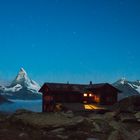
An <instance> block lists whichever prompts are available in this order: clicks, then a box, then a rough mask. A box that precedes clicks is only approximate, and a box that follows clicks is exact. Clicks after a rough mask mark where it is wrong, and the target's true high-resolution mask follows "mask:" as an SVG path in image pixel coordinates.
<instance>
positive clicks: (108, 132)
mask: <svg viewBox="0 0 140 140" xmlns="http://www.w3.org/2000/svg"><path fill="white" fill-rule="evenodd" d="M138 98H139V97H136V96H135V97H133V98H132V97H129V98H127V99H125V100H122V101H120V102H119V103H117V104H116V105H114V106H113V108H112V110H110V111H109V112H106V113H97V112H96V113H95V112H72V111H67V112H52V113H35V112H30V111H27V110H17V111H16V112H15V113H14V114H4V113H0V124H1V125H0V140H16V139H18V140H23V139H24V140H46V139H48V140H126V139H127V140H140V110H139V109H138V107H140V106H139V104H137V102H138V101H139V99H138ZM136 99H138V100H137V101H136ZM126 106H127V107H126Z"/></svg>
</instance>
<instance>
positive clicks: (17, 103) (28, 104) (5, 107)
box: [0, 100, 42, 112]
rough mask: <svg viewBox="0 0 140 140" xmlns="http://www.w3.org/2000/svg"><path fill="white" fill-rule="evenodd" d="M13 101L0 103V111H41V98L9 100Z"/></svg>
mask: <svg viewBox="0 0 140 140" xmlns="http://www.w3.org/2000/svg"><path fill="white" fill-rule="evenodd" d="M11 101H12V102H13V103H10V104H9V103H5V104H2V105H0V111H4V112H14V111H16V110H17V109H27V110H31V111H35V112H41V111H42V100H28V101H26V100H11Z"/></svg>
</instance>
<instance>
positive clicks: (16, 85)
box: [0, 68, 140, 101]
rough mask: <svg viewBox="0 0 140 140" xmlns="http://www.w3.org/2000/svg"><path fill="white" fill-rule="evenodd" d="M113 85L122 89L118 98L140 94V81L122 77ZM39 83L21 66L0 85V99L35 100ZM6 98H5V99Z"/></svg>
mask: <svg viewBox="0 0 140 140" xmlns="http://www.w3.org/2000/svg"><path fill="white" fill-rule="evenodd" d="M112 85H113V86H114V87H116V88H118V89H119V90H120V91H122V92H121V93H120V94H119V96H118V99H119V100H120V99H122V98H125V97H128V96H132V95H140V81H139V80H137V81H128V80H126V79H125V78H122V79H120V80H118V81H116V82H115V83H113V84H112ZM39 89H40V85H39V84H38V83H36V82H35V81H33V80H31V79H30V78H29V77H28V75H27V73H26V71H25V70H24V69H23V68H21V69H20V71H19V73H18V74H17V76H16V78H15V79H14V80H13V81H12V82H11V83H10V85H9V86H0V101H1V100H3V101H6V100H7V99H20V100H35V99H41V93H39V92H38V91H39ZM6 98H7V99H6Z"/></svg>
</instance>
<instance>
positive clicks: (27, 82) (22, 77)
mask: <svg viewBox="0 0 140 140" xmlns="http://www.w3.org/2000/svg"><path fill="white" fill-rule="evenodd" d="M17 84H18V85H21V86H23V87H26V88H27V89H28V90H31V91H33V92H37V93H38V90H39V89H40V86H39V84H37V83H36V82H35V81H33V80H31V79H30V78H28V75H27V73H26V71H25V70H24V69H23V68H21V69H20V71H19V73H18V75H17V76H16V78H15V80H14V81H13V82H12V84H11V86H10V87H13V86H15V85H17ZM39 94H40V93H39Z"/></svg>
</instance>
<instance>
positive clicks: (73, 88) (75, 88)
mask: <svg viewBox="0 0 140 140" xmlns="http://www.w3.org/2000/svg"><path fill="white" fill-rule="evenodd" d="M46 86H47V87H48V88H49V89H50V90H51V91H69V92H81V93H83V92H84V91H86V90H88V89H100V88H103V87H104V86H111V87H112V88H114V89H115V90H117V91H118V92H120V91H119V90H118V89H117V88H115V87H113V86H112V85H110V84H108V83H100V84H87V85H86V84H69V83H45V84H44V85H43V86H42V87H41V89H40V90H39V92H43V90H44V88H45V87H46Z"/></svg>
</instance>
